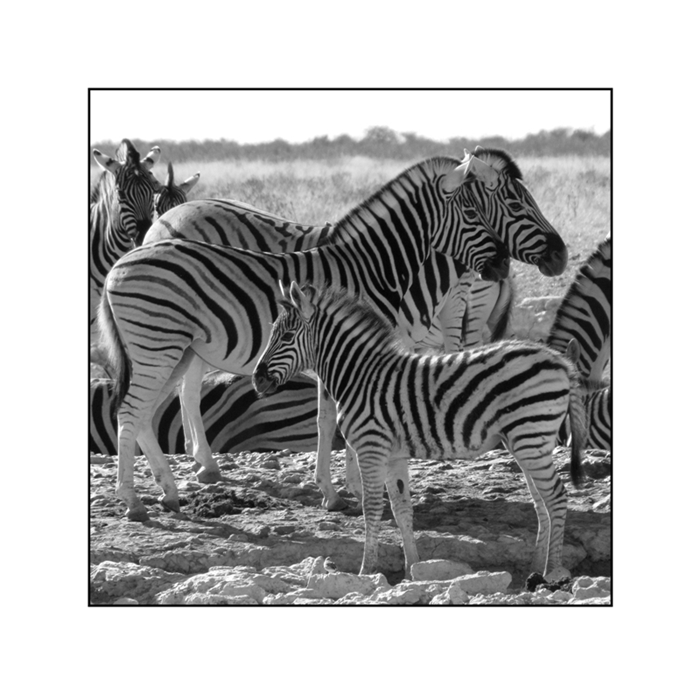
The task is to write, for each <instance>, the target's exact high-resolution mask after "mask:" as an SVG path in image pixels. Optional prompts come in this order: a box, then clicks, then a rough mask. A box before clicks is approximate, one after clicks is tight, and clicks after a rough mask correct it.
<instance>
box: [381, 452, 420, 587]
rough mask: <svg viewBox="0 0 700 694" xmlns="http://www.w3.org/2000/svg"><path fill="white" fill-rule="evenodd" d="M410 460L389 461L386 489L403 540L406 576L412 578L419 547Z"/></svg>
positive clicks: (395, 459) (397, 459)
mask: <svg viewBox="0 0 700 694" xmlns="http://www.w3.org/2000/svg"><path fill="white" fill-rule="evenodd" d="M409 483H410V481H409V476H408V460H407V459H406V458H394V459H392V460H390V461H389V465H388V468H387V476H386V490H387V492H388V493H389V501H390V502H391V510H392V512H393V514H394V518H395V520H396V524H397V525H398V526H399V530H400V531H401V539H402V540H403V554H404V569H405V578H406V579H410V578H411V567H412V566H413V565H414V564H415V563H416V562H417V561H419V559H418V548H417V547H416V540H415V537H414V536H413V504H412V503H411V494H410V491H409Z"/></svg>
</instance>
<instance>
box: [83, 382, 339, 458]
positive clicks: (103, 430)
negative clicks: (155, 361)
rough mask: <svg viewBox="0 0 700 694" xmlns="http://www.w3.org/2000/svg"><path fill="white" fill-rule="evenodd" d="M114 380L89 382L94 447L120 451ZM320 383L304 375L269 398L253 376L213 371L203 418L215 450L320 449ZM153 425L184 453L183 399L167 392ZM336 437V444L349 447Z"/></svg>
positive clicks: (162, 440)
mask: <svg viewBox="0 0 700 694" xmlns="http://www.w3.org/2000/svg"><path fill="white" fill-rule="evenodd" d="M114 388H115V383H114V381H112V380H111V379H105V378H95V379H91V381H90V427H89V434H90V437H89V450H90V451H91V452H92V453H102V454H104V455H116V453H117V450H118V445H117V419H116V417H115V416H114V413H113V412H112V411H111V409H112V408H111V400H112V395H113V392H114ZM317 399H318V384H317V382H316V380H315V379H312V378H310V377H308V376H299V377H297V378H295V379H293V380H292V381H290V382H289V383H288V384H287V387H285V388H284V389H282V390H280V391H279V392H278V393H276V394H275V395H273V396H272V397H270V398H260V397H258V395H257V393H256V392H255V390H254V388H253V384H252V383H251V380H250V378H249V377H248V376H234V375H233V374H228V373H225V372H221V371H216V372H212V373H209V374H207V375H206V376H205V378H204V381H203V382H202V400H201V403H202V420H203V422H204V430H205V431H206V434H207V438H208V440H209V441H211V445H212V448H213V450H215V451H218V452H219V453H237V452H240V451H280V450H284V449H288V450H290V451H293V452H295V453H299V452H306V451H315V450H316V441H317V431H316V412H317ZM153 429H154V431H155V434H156V438H157V439H158V445H159V446H160V447H161V449H162V450H163V452H164V453H171V454H172V453H185V452H186V450H185V436H184V431H183V427H182V416H181V409H180V405H179V401H178V400H177V398H176V397H174V396H169V397H167V398H166V399H165V400H164V402H163V403H162V404H161V405H160V407H159V408H158V410H157V411H156V413H155V415H154V416H153ZM344 445H345V444H344V442H343V440H342V437H336V439H335V440H334V442H333V448H342V447H344Z"/></svg>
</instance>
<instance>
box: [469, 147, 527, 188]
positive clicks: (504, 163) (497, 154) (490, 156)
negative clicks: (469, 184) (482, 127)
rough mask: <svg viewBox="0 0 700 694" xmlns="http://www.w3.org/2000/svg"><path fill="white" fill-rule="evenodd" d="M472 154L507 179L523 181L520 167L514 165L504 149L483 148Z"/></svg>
mask: <svg viewBox="0 0 700 694" xmlns="http://www.w3.org/2000/svg"><path fill="white" fill-rule="evenodd" d="M472 154H473V155H474V156H475V157H478V158H479V159H481V161H483V162H486V163H487V164H488V165H489V166H492V167H493V168H494V169H496V171H498V172H503V173H505V174H506V176H508V177H509V178H517V179H518V180H520V181H522V180H523V174H522V171H520V167H519V166H518V165H517V164H516V163H515V161H514V160H513V157H512V156H511V155H510V154H509V153H508V152H506V151H505V150H504V149H498V148H497V147H484V148H482V149H480V150H479V151H478V152H472Z"/></svg>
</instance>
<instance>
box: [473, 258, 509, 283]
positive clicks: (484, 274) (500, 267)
mask: <svg viewBox="0 0 700 694" xmlns="http://www.w3.org/2000/svg"><path fill="white" fill-rule="evenodd" d="M509 269H510V258H501V259H499V260H495V261H491V260H487V261H486V262H485V263H484V266H483V267H482V268H481V271H480V273H479V274H480V276H481V279H482V280H484V281H485V282H498V281H499V280H504V279H506V277H508V271H509Z"/></svg>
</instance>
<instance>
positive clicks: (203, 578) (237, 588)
mask: <svg viewBox="0 0 700 694" xmlns="http://www.w3.org/2000/svg"><path fill="white" fill-rule="evenodd" d="M260 578H261V577H260V576H259V575H251V569H250V567H234V568H229V567H216V568H214V569H213V570H210V571H208V572H207V573H206V574H198V575H196V576H191V577H189V578H187V579H186V580H184V581H180V582H179V583H178V584H176V585H175V586H173V587H172V588H170V589H169V590H165V591H162V592H161V593H159V594H158V595H157V596H156V600H157V602H158V603H159V604H161V605H178V604H191V599H190V598H189V597H188V596H190V595H191V594H195V593H204V594H207V595H214V596H225V597H230V598H238V597H245V598H250V599H251V600H253V601H254V603H255V604H261V603H262V601H263V598H264V597H265V596H266V595H267V591H265V589H264V588H262V587H261V586H260V585H258V584H257V583H256V579H260ZM262 578H263V579H266V578H269V577H262ZM197 604H201V603H197ZM246 604H253V603H246Z"/></svg>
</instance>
